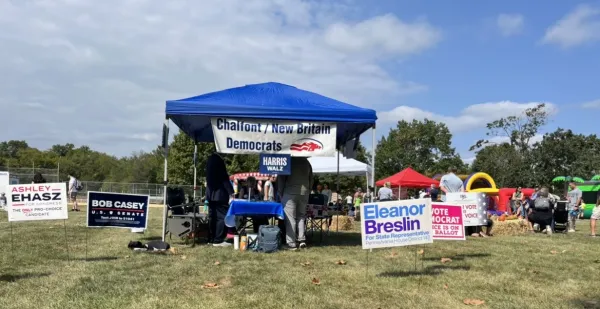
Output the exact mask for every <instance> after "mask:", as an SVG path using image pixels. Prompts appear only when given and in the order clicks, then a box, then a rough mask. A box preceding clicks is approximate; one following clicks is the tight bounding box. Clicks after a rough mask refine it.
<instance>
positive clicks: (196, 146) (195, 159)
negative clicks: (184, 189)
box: [194, 144, 198, 202]
mask: <svg viewBox="0 0 600 309" xmlns="http://www.w3.org/2000/svg"><path fill="white" fill-rule="evenodd" d="M197 160H198V144H194V202H196V190H197V189H198V188H197V186H196V175H198V174H197V173H198V168H197V167H196V165H197V164H196V161H197Z"/></svg>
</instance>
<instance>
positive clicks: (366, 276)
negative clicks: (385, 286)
mask: <svg viewBox="0 0 600 309" xmlns="http://www.w3.org/2000/svg"><path fill="white" fill-rule="evenodd" d="M369 252H371V249H369V250H367V269H366V271H365V278H366V279H368V278H369Z"/></svg>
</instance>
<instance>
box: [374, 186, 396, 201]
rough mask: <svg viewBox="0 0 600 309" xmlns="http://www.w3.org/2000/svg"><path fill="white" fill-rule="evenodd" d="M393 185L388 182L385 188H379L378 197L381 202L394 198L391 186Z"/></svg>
mask: <svg viewBox="0 0 600 309" xmlns="http://www.w3.org/2000/svg"><path fill="white" fill-rule="evenodd" d="M391 186H392V184H391V183H389V182H386V183H385V184H384V186H383V188H381V189H379V192H377V197H378V199H379V201H380V202H385V201H391V200H392V198H393V193H392V189H391V188H390V187H391Z"/></svg>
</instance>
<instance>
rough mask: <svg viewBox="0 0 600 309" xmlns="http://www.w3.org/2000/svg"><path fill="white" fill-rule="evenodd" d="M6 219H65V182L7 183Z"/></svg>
mask: <svg viewBox="0 0 600 309" xmlns="http://www.w3.org/2000/svg"><path fill="white" fill-rule="evenodd" d="M6 191H7V195H8V221H10V222H13V221H36V220H66V219H68V218H69V213H68V207H67V186H66V184H65V183H44V184H26V185H9V186H8V187H7V190H6Z"/></svg>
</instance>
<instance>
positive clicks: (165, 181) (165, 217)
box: [162, 119, 169, 241]
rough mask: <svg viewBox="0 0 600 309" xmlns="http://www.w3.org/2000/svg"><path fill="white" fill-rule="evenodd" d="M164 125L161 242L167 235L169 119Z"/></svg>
mask: <svg viewBox="0 0 600 309" xmlns="http://www.w3.org/2000/svg"><path fill="white" fill-rule="evenodd" d="M165 125H166V126H167V145H165V149H164V150H165V170H164V173H163V182H164V187H163V226H162V241H165V237H166V234H167V214H168V212H169V209H168V208H167V182H168V180H167V163H168V162H167V161H168V157H169V151H168V147H169V135H168V134H169V133H168V132H169V119H167V120H165Z"/></svg>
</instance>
